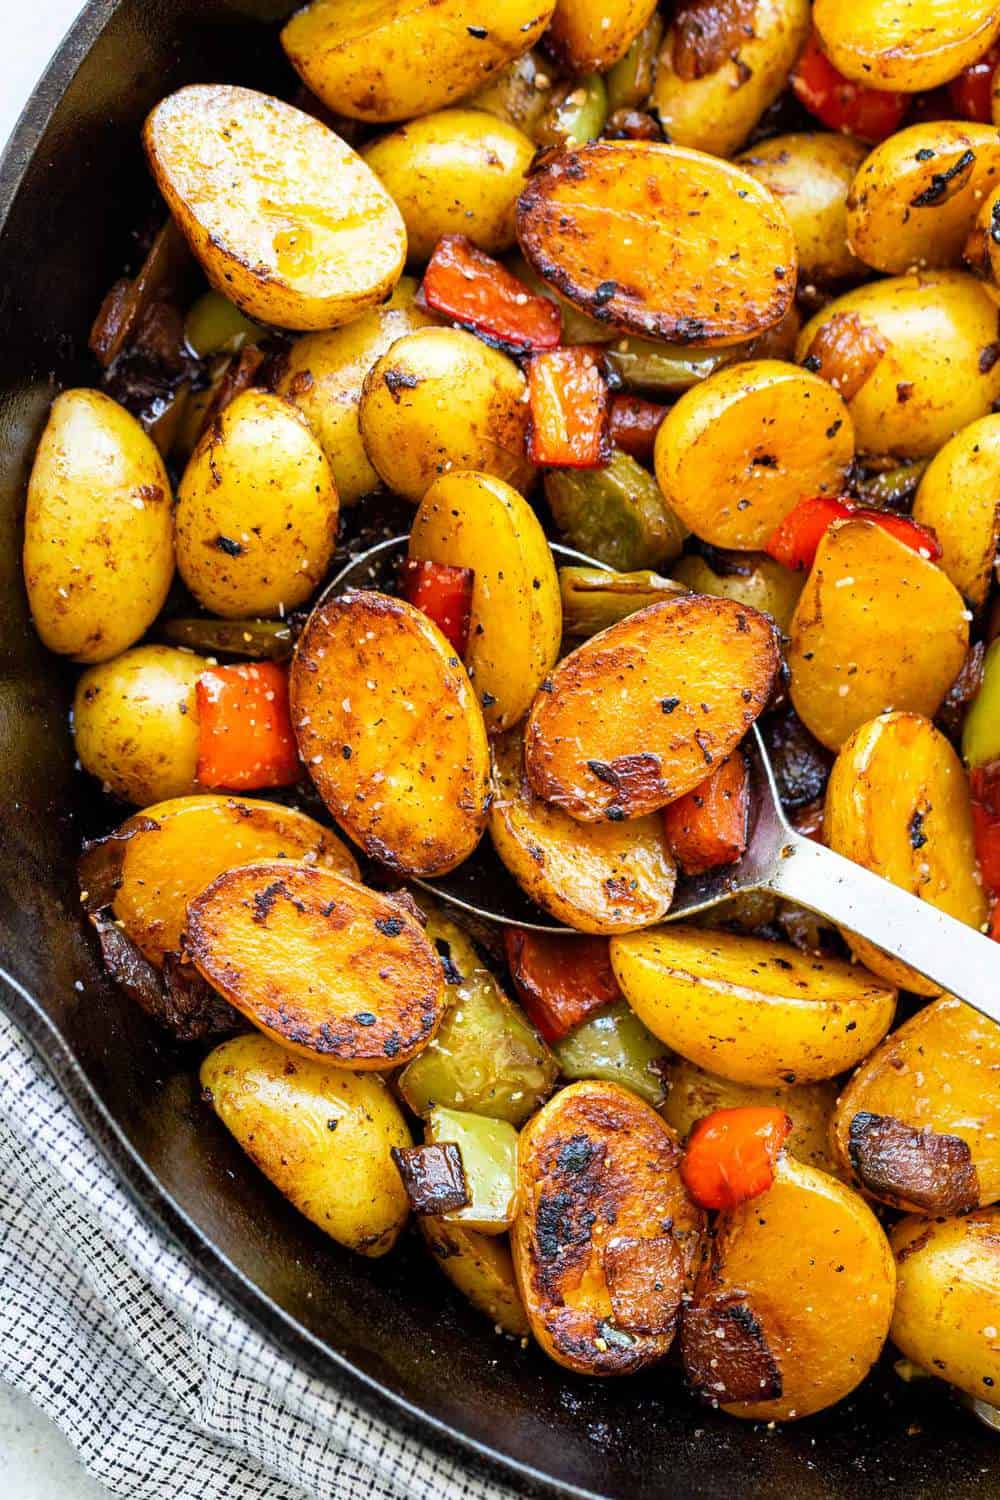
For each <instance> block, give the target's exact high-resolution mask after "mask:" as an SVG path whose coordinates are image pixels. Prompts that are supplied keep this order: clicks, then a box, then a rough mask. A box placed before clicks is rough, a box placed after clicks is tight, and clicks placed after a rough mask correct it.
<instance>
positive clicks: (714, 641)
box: [524, 594, 778, 823]
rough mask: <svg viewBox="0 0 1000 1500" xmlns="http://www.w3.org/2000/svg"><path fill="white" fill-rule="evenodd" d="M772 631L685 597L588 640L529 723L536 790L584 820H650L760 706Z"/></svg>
mask: <svg viewBox="0 0 1000 1500" xmlns="http://www.w3.org/2000/svg"><path fill="white" fill-rule="evenodd" d="M777 669H778V644H777V633H776V631H775V627H774V625H773V624H772V622H771V621H770V620H768V619H767V618H766V617H765V616H764V615H760V614H758V613H757V611H756V610H753V609H748V608H747V607H746V606H745V605H741V604H736V603H734V601H733V600H731V599H714V598H710V597H709V596H708V595H707V594H686V595H681V596H680V597H679V598H677V599H668V600H664V601H663V603H661V604H651V605H650V606H649V607H648V608H647V609H641V610H639V611H638V612H637V613H636V614H634V615H629V616H628V617H627V618H626V619H624V620H621V621H619V623H618V624H617V625H612V626H610V627H609V628H608V629H607V630H604V631H602V632H601V634H600V635H595V636H593V637H592V638H591V639H590V640H589V641H585V642H584V643H583V645H581V646H578V647H577V648H576V650H575V651H572V652H571V653H570V655H569V656H567V657H565V658H564V659H563V660H562V661H561V662H560V663H559V666H558V667H557V668H556V670H555V671H554V672H553V674H552V676H551V678H550V679H548V681H547V682H545V683H543V684H542V690H541V691H540V692H539V694H538V696H537V697H536V699H535V703H534V706H533V708H532V710H531V713H530V715H529V717H528V726H527V730H526V732H525V756H524V759H525V768H526V770H527V773H528V780H529V782H530V783H531V786H532V789H533V790H534V791H535V793H536V794H537V795H538V796H539V797H542V798H544V799H545V801H547V802H552V803H554V804H555V806H556V807H560V808H562V809H563V810H564V811H565V812H568V813H570V814H571V816H572V817H574V818H577V819H579V820H580V821H581V822H584V823H593V822H598V821H599V820H601V819H608V820H610V821H611V822H620V821H621V820H622V819H623V818H637V817H641V816H642V815H643V814H644V813H648V812H655V810H656V809H657V808H658V807H663V806H665V804H666V803H668V802H673V801H675V800H676V799H677V798H678V797H682V796H683V795H684V793H685V792H689V791H691V789H692V788H693V787H695V786H697V785H698V783H699V782H700V781H703V780H704V779H705V777H706V775H707V774H708V771H709V770H710V769H711V767H712V766H713V765H717V764H718V763H719V762H720V761H722V760H724V759H725V758H726V756H727V755H729V754H730V752H731V751H732V750H734V749H735V748H736V746H737V744H738V743H739V741H740V740H741V739H742V738H743V736H744V734H746V732H747V730H748V729H749V728H750V726H751V724H752V723H753V722H754V720H755V719H756V718H757V716H758V714H759V713H761V711H762V710H763V708H764V705H765V704H766V703H767V700H768V697H769V696H770V692H771V686H772V683H773V681H774V677H775V673H776V672H777Z"/></svg>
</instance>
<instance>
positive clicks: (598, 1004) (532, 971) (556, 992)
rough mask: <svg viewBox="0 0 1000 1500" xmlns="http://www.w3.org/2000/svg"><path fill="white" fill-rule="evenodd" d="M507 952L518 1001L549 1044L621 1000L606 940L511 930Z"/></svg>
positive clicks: (506, 937) (507, 939)
mask: <svg viewBox="0 0 1000 1500" xmlns="http://www.w3.org/2000/svg"><path fill="white" fill-rule="evenodd" d="M504 947H505V948H506V951H507V963H508V964H509V966H510V972H511V976H512V978H513V980H514V988H515V989H516V990H517V994H518V998H519V999H520V1001H521V1004H522V1005H523V1006H524V1009H525V1010H526V1011H527V1013H528V1015H529V1017H530V1018H531V1020H532V1022H533V1023H534V1025H535V1026H537V1028H538V1030H539V1031H540V1032H541V1034H542V1036H543V1037H544V1038H545V1040H546V1041H547V1042H558V1041H559V1040H560V1039H561V1038H562V1037H564V1036H566V1034H567V1033H568V1032H570V1031H572V1030H573V1028H574V1026H579V1025H580V1023H581V1021H585V1020H586V1019H587V1017H588V1016H590V1015H592V1014H593V1012H594V1011H595V1010H602V1009H603V1008H604V1006H606V1005H613V1004H614V1002H615V1001H616V1000H620V999H621V990H620V989H619V988H618V981H617V979H616V978H615V975H614V970H613V969H612V967H611V954H610V948H609V945H608V941H607V939H606V938H598V937H555V936H551V935H549V934H547V933H542V932H529V931H527V930H526V929H525V928H523V927H508V928H507V929H506V931H505V933H504Z"/></svg>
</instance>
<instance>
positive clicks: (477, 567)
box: [409, 470, 562, 732]
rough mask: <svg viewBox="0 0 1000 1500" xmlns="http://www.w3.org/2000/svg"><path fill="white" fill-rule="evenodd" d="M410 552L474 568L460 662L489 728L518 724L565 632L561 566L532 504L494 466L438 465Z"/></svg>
mask: <svg viewBox="0 0 1000 1500" xmlns="http://www.w3.org/2000/svg"><path fill="white" fill-rule="evenodd" d="M409 555H410V557H412V558H419V559H429V560H430V561H432V562H436V563H450V564H451V565H452V566H453V567H458V568H471V569H472V571H473V573H474V574H475V577H474V579H473V583H472V611H471V614H470V617H469V647H468V650H467V651H466V653H465V665H466V668H467V670H468V673H469V679H470V681H471V682H472V686H473V687H474V688H475V690H476V693H477V695H478V697H479V701H480V703H481V704H482V706H483V718H484V719H485V721H486V727H487V729H489V730H491V731H494V732H495V731H497V730H501V729H507V728H509V726H510V725H511V724H516V723H517V722H518V720H519V719H522V718H523V717H524V715H525V714H526V713H527V712H528V709H529V707H530V706H531V700H532V698H533V697H534V696H535V693H536V692H537V691H538V686H539V683H541V682H542V680H543V679H544V678H545V676H546V675H547V674H548V673H549V672H550V671H551V670H552V668H553V667H554V666H555V663H556V660H557V658H558V656H559V645H560V642H561V640H562V595H561V594H560V591H559V576H558V574H557V572H556V565H555V563H554V562H553V560H552V553H551V552H550V551H549V544H548V542H547V541H546V539H545V533H544V531H543V530H542V528H541V525H540V523H539V520H538V517H537V516H536V515H535V512H534V511H533V510H532V508H531V506H530V505H529V504H528V502H527V500H525V499H524V497H523V496H522V495H520V494H518V492H517V490H515V489H512V488H511V486H510V485H509V484H505V483H504V481H503V480H502V479H496V478H494V477H493V475H491V474H476V473H474V472H472V471H471V470H461V471H453V472H452V473H450V474H443V475H442V476H441V478H440V479H437V480H435V481H434V483H433V484H432V485H431V487H430V489H429V490H428V491H427V493H426V495H425V496H424V498H423V500H422V501H421V502H420V506H419V508H418V510H417V513H416V515H415V516H414V518H413V526H412V528H411V530H410V545H409Z"/></svg>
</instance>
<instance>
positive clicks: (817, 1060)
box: [611, 922, 896, 1088]
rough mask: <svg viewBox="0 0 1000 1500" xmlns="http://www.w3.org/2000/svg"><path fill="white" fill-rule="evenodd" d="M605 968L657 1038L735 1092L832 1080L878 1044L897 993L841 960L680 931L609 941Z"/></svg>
mask: <svg viewBox="0 0 1000 1500" xmlns="http://www.w3.org/2000/svg"><path fill="white" fill-rule="evenodd" d="M611 962H612V965H613V967H614V971H615V976H616V978H617V980H618V983H619V984H620V985H621V987H622V991H623V993H624V995H625V998H626V999H627V1000H628V1002H629V1004H630V1005H631V1007H632V1009H633V1010H634V1011H635V1013H636V1015H637V1016H638V1017H639V1019H640V1020H641V1021H643V1022H644V1023H645V1024H646V1025H647V1026H648V1027H649V1029H650V1031H651V1032H652V1033H653V1035H654V1036H658V1037H659V1038H660V1040H661V1041H662V1042H666V1043H667V1045H668V1046H670V1047H672V1048H673V1049H674V1051H675V1052H679V1053H680V1055H681V1057H686V1058H688V1059H689V1061H691V1062H693V1063H697V1065H698V1067H700V1068H705V1069H706V1070H707V1071H708V1072H711V1073H718V1074H719V1076H720V1077H722V1078H730V1079H732V1080H733V1081H734V1082H735V1083H752V1084H755V1085H759V1086H761V1087H769V1088H777V1087H780V1085H781V1084H783V1083H785V1084H791V1083H815V1082H817V1081H819V1080H821V1079H824V1078H833V1077H835V1076H836V1074H837V1073H842V1072H843V1071H844V1069H845V1068H852V1067H854V1065H855V1064H856V1063H858V1062H860V1060H861V1058H863V1057H864V1056H865V1055H866V1054H867V1053H869V1052H870V1051H871V1049H872V1048H873V1047H874V1046H875V1045H876V1043H877V1042H880V1041H881V1040H882V1038H883V1037H884V1036H885V1034H886V1032H887V1031H888V1029H889V1027H890V1025H891V1024H892V1017H893V1013H894V1011H895V1008H896V991H895V990H894V989H892V988H891V987H890V986H889V985H888V984H886V983H885V982H884V981H883V980H881V979H878V978H877V977H876V976H875V975H874V974H869V973H868V972H867V971H866V970H865V969H861V968H858V967H856V966H854V965H852V964H849V963H844V962H843V961H842V960H840V959H835V958H818V957H816V956H814V955H812V954H803V953H800V952H799V950H798V949H797V948H793V947H792V945H791V944H790V943H772V942H768V941H766V940H765V939H763V938H756V937H743V936H740V935H737V934H736V933H732V932H706V931H703V930H702V929H701V928H698V927H687V926H684V925H682V924H681V923H679V922H678V923H674V924H672V925H671V926H669V927H660V928H658V929H657V930H656V931H654V932H637V933H631V934H629V935H628V936H627V937H616V938H612V940H611Z"/></svg>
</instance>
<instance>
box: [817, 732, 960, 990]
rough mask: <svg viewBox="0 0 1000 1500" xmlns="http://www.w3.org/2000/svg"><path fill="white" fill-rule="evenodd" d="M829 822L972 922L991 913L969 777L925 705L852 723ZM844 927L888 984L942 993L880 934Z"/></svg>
mask: <svg viewBox="0 0 1000 1500" xmlns="http://www.w3.org/2000/svg"><path fill="white" fill-rule="evenodd" d="M823 830H824V838H825V841H826V843H828V844H829V846H830V848H831V849H835V850H836V851H837V853H838V854H843V855H844V856H845V857H846V858H847V859H852V860H853V861H854V862H855V864H858V865H864V867H865V868H866V869H868V870H873V871H874V872H875V874H876V875H881V876H882V877H883V878H884V879H886V880H891V881H892V883H893V884H894V885H898V886H900V887H902V889H903V890H905V891H910V892H911V894H912V895H914V896H921V897H922V898H923V899H924V900H925V901H929V902H930V904H931V906H936V907H938V908H939V910H941V911H946V912H947V913H948V915H949V916H952V917H956V918H957V919H958V920H959V921H960V922H967V923H968V924H969V926H970V927H981V926H982V925H983V923H984V922H985V921H986V919H987V917H988V915H989V903H988V902H987V899H986V893H985V892H984V890H983V887H982V884H981V882H980V879H979V870H978V866H977V864H976V843H975V837H974V835H973V831H972V804H971V801H970V797H969V781H968V777H967V776H966V774H965V770H964V768H963V766H962V762H961V761H960V760H959V758H958V756H957V755H956V754H955V751H954V750H953V749H952V746H951V743H950V741H949V740H947V739H945V737H944V735H943V734H942V733H941V732H940V730H937V729H935V728H934V725H933V724H932V723H931V722H930V720H929V719H926V718H924V717H923V716H922V715H921V714H915V713H888V714H880V715H879V717H878V718H877V719H872V720H871V721H870V722H869V723H867V724H863V725H862V726H861V728H860V729H857V730H855V732H854V733H853V734H852V735H851V737H850V739H849V740H848V741H847V743H846V744H845V745H844V747H843V749H842V750H841V752H840V754H839V755H838V756H837V759H836V762H835V763H834V767H833V770H832V772H831V773H830V780H829V782H828V783H827V789H826V810H825V814H824V820H823ZM844 935H845V937H846V938H847V940H848V942H849V943H850V945H851V951H852V952H853V953H854V956H855V957H856V958H857V959H858V960H859V962H860V963H863V964H866V965H867V966H868V968H869V969H871V970H872V971H873V972H874V973H876V974H881V975H882V976H883V977H884V978H886V979H888V980H889V981H890V983H892V984H895V985H899V986H900V987H901V988H902V989H907V990H915V991H916V993H917V994H920V995H937V994H939V993H940V989H941V987H940V985H936V984H934V982H933V981H932V980H929V979H924V978H923V976H922V975H920V974H918V973H917V972H916V971H915V970H914V969H911V968H909V967H908V966H907V965H906V964H904V963H901V962H900V960H899V959H897V958H890V957H889V955H888V954H885V953H882V952H881V951H880V950H879V949H878V948H876V947H875V945H874V944H873V943H869V942H867V941H866V940H865V939H864V938H859V937H855V936H854V934H853V933H845V934H844Z"/></svg>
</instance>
